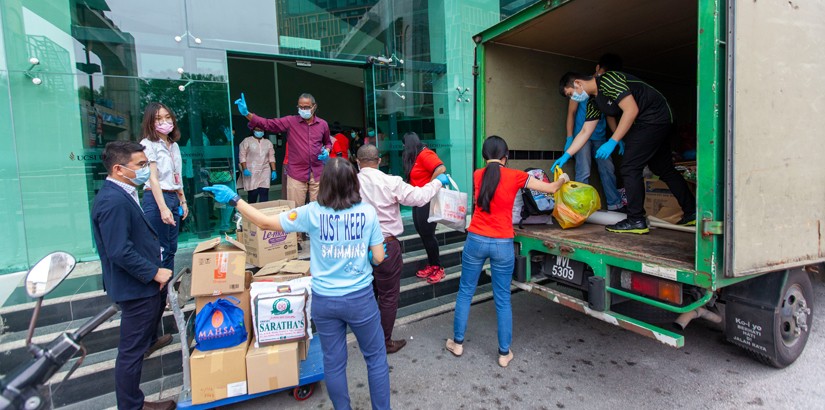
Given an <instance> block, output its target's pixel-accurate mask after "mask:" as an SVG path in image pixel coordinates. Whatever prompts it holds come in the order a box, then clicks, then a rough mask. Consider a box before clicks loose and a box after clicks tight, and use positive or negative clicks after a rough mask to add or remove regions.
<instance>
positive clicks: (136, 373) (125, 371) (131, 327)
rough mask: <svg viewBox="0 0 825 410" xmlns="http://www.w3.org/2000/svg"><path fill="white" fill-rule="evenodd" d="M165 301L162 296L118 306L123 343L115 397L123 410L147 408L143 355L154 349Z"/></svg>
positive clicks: (117, 367) (119, 345) (119, 348)
mask: <svg viewBox="0 0 825 410" xmlns="http://www.w3.org/2000/svg"><path fill="white" fill-rule="evenodd" d="M163 300H164V299H163V297H162V294H161V293H158V294H157V295H156V296H150V297H148V298H142V299H135V300H127V301H125V302H120V303H118V306H120V342H119V343H118V346H117V359H116V360H115V395H116V397H117V408H118V409H119V410H132V409H142V408H143V400H144V396H143V392H142V391H141V390H140V374H141V371H142V370H143V354H144V353H146V350H147V349H149V346H150V345H151V339H152V337H153V336H154V334H155V324H156V323H157V321H158V320H159V317H158V314H159V312H161V311H162V310H161V308H162V306H163Z"/></svg>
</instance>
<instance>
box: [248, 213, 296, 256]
mask: <svg viewBox="0 0 825 410" xmlns="http://www.w3.org/2000/svg"><path fill="white" fill-rule="evenodd" d="M251 205H252V206H253V207H255V208H257V209H258V210H260V211H261V212H262V213H264V214H265V215H272V216H276V215H278V214H280V213H282V212H287V211H289V210H290V209H292V208H294V207H295V202H293V201H283V200H278V201H268V202H261V203H256V204H251ZM242 224H243V238H244V245H245V246H246V254H247V261H246V262H247V263H249V264H251V265H254V266H257V267H264V266H266V265H267V264H269V263H272V262H277V261H281V260H290V259H295V258H297V257H298V236H297V235H296V234H295V232H292V233H286V232H278V231H270V230H266V229H261V228H260V227H258V226H257V225H255V224H253V223H252V222H251V221H249V220H248V219H245V220H243V223H242Z"/></svg>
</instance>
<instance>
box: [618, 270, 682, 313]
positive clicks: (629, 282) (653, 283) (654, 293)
mask: <svg viewBox="0 0 825 410" xmlns="http://www.w3.org/2000/svg"><path fill="white" fill-rule="evenodd" d="M621 286H622V287H623V288H625V289H628V290H632V291H633V292H636V293H639V294H642V295H645V296H649V297H653V298H656V299H660V300H664V301H667V302H670V303H673V304H675V305H681V304H682V284H681V283H679V282H673V281H670V280H667V279H661V278H657V277H654V276H648V275H644V274H641V273H638V272H631V271H627V270H623V271H622V276H621Z"/></svg>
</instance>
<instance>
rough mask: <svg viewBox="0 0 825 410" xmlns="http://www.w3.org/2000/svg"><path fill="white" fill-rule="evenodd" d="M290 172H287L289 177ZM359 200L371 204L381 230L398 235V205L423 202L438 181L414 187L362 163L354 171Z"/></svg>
mask: <svg viewBox="0 0 825 410" xmlns="http://www.w3.org/2000/svg"><path fill="white" fill-rule="evenodd" d="M291 177H292V176H291V175H290V178H291ZM358 182H359V183H360V184H361V191H360V192H361V200H362V201H364V202H366V203H368V204H370V205H372V206H373V207H374V208H375V212H376V213H377V214H378V222H379V223H380V224H381V233H383V234H384V236H385V237H386V236H398V235H400V234H401V232H404V224H403V222H401V209H400V208H399V207H398V205H406V206H424V205H426V204H427V203H428V202H430V200H431V199H433V197H434V196H435V194H436V193H438V190H439V189H441V181H439V180H437V179H434V180H432V181H430V182H428V183H427V184H425V185H424V186H423V187H420V188H416V187H414V186H412V185H410V184H408V183H406V182H404V180H403V179H402V178H401V177H399V176H395V175H387V174H385V173H383V172H382V171H380V170H378V169H376V168H370V167H364V168H361V172H359V173H358Z"/></svg>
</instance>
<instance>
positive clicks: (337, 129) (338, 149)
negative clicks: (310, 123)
mask: <svg viewBox="0 0 825 410" xmlns="http://www.w3.org/2000/svg"><path fill="white" fill-rule="evenodd" d="M330 134H332V140H333V143H332V152H330V156H333V157H342V158H344V159H346V160H349V138H347V136H346V135H344V129H343V128H341V124H339V123H338V121H335V122H333V123H332V128H331V129H330Z"/></svg>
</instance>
